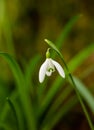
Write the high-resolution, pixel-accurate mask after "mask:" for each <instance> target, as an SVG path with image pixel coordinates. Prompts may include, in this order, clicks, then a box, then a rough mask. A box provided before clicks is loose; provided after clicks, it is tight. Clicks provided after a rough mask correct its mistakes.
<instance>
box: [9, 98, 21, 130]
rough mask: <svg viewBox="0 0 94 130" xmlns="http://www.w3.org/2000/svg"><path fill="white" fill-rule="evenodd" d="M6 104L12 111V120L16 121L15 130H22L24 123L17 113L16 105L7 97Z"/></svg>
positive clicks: (18, 112)
mask: <svg viewBox="0 0 94 130" xmlns="http://www.w3.org/2000/svg"><path fill="white" fill-rule="evenodd" d="M7 101H8V104H9V106H10V108H11V110H12V111H13V114H14V118H15V119H16V127H17V130H24V123H23V119H22V117H21V113H20V111H18V108H17V104H15V103H14V102H13V101H12V100H11V99H10V98H8V97H7Z"/></svg>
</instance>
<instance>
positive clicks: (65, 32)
mask: <svg viewBox="0 0 94 130" xmlns="http://www.w3.org/2000/svg"><path fill="white" fill-rule="evenodd" d="M81 16H82V15H76V16H74V17H72V18H71V19H70V20H69V22H68V23H67V24H66V25H65V27H64V29H63V31H62V32H61V35H60V36H59V37H58V39H57V41H56V42H55V44H56V46H57V47H58V48H59V49H60V48H61V46H62V44H63V43H64V40H65V39H66V38H67V36H68V35H69V33H70V31H71V29H72V27H73V26H74V24H75V23H76V22H77V21H78V20H79V18H80V17H81Z"/></svg>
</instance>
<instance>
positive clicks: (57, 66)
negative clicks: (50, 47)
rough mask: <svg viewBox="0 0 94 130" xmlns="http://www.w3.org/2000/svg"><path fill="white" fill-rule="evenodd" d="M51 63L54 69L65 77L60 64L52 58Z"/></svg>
mask: <svg viewBox="0 0 94 130" xmlns="http://www.w3.org/2000/svg"><path fill="white" fill-rule="evenodd" d="M51 60H52V59H51ZM52 63H53V64H54V66H55V67H56V69H57V71H58V72H59V74H60V75H61V77H63V78H65V73H64V70H63V68H62V66H61V65H60V64H59V63H58V62H56V61H54V60H52Z"/></svg>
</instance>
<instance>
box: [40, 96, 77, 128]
mask: <svg viewBox="0 0 94 130" xmlns="http://www.w3.org/2000/svg"><path fill="white" fill-rule="evenodd" d="M77 102H78V100H77V98H76V96H74V97H72V98H70V99H69V101H67V103H66V104H65V105H63V107H62V108H60V109H59V111H57V112H56V113H54V115H52V116H51V117H50V120H47V121H46V122H45V124H44V126H42V127H43V128H44V130H47V129H48V130H51V129H52V128H53V127H54V126H55V125H56V124H57V123H58V121H59V120H60V119H61V118H63V116H65V115H66V113H68V112H69V111H70V110H71V109H72V107H74V106H75V105H76V104H77ZM45 127H46V128H45Z"/></svg>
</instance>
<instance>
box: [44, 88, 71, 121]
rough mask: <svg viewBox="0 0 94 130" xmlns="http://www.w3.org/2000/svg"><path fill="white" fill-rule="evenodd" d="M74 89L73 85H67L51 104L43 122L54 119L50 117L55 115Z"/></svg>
mask: <svg viewBox="0 0 94 130" xmlns="http://www.w3.org/2000/svg"><path fill="white" fill-rule="evenodd" d="M72 90H73V89H72V88H71V87H67V88H65V89H64V90H62V93H61V94H60V95H59V96H58V97H57V98H56V99H55V101H54V102H53V104H52V105H51V107H50V109H49V111H48V112H47V114H46V117H45V119H44V120H43V122H45V123H46V121H47V120H48V121H49V122H50V121H52V119H50V118H52V115H53V116H54V113H57V110H58V109H59V108H60V107H61V106H60V105H61V104H63V105H64V101H65V99H66V98H67V97H68V96H69V94H70V93H71V92H72Z"/></svg>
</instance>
